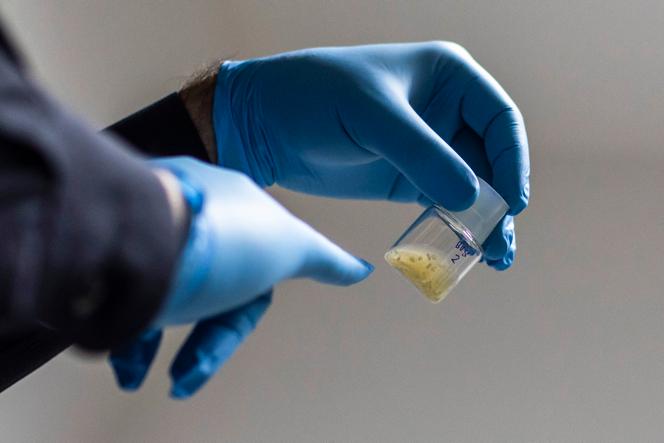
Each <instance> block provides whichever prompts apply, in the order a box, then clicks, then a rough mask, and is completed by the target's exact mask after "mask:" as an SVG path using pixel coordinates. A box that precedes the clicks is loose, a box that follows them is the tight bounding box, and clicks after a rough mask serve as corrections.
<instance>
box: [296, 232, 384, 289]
mask: <svg viewBox="0 0 664 443" xmlns="http://www.w3.org/2000/svg"><path fill="white" fill-rule="evenodd" d="M306 228H307V230H308V231H309V232H307V233H304V234H303V235H305V236H308V237H309V238H308V239H306V240H305V241H306V243H307V244H308V250H307V251H305V253H304V258H303V261H302V263H301V265H300V267H299V268H298V269H297V271H296V273H295V275H294V276H293V277H301V278H311V279H314V280H316V281H319V282H321V283H328V284H332V285H338V286H348V285H352V284H355V283H358V282H360V281H362V280H364V279H365V278H367V277H368V276H369V274H371V273H372V272H373V270H374V267H373V265H372V264H371V263H369V262H367V261H366V260H363V259H361V258H358V257H355V256H353V255H351V254H350V253H348V252H346V251H345V250H343V249H342V248H341V247H339V246H338V245H337V244H335V243H333V242H332V241H331V240H330V239H328V238H327V237H325V236H324V235H323V234H321V233H320V232H318V231H316V230H315V229H313V228H311V227H309V226H308V225H307V227H306Z"/></svg>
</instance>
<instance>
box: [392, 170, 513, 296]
mask: <svg viewBox="0 0 664 443" xmlns="http://www.w3.org/2000/svg"><path fill="white" fill-rule="evenodd" d="M478 180H479V183H480V192H479V196H478V197H477V200H476V201H475V203H473V205H472V206H471V207H470V208H468V209H466V210H464V211H459V212H452V211H447V210H446V209H444V208H442V207H440V206H437V205H434V206H431V207H429V208H428V209H426V210H425V211H424V212H423V213H422V215H420V216H419V217H418V218H417V220H415V222H414V223H413V224H412V225H411V226H410V227H409V228H408V229H407V230H406V232H404V233H403V235H402V236H401V237H400V238H399V239H398V240H397V242H396V243H395V244H394V246H392V247H391V248H390V250H389V251H387V253H386V254H385V260H386V261H387V262H388V263H389V264H390V266H392V267H393V268H395V269H397V270H398V271H399V272H400V273H401V274H402V275H403V276H405V277H406V278H407V279H408V280H410V282H411V283H413V284H414V285H415V287H416V288H417V289H418V290H419V291H420V292H421V293H422V294H424V295H425V296H426V297H427V298H428V299H429V300H431V301H432V302H433V303H438V302H440V301H442V300H443V299H445V297H446V296H447V294H449V293H450V291H451V290H452V289H453V288H454V287H455V286H456V285H457V283H459V281H460V280H461V279H462V278H463V277H464V276H465V275H466V273H468V271H470V269H471V268H472V267H473V266H474V265H475V263H477V262H478V261H480V258H481V257H482V254H483V251H482V243H484V241H485V240H486V239H487V237H488V236H489V234H490V233H491V231H493V228H495V227H496V225H497V224H498V222H499V221H500V220H501V219H502V218H503V216H504V215H505V214H506V213H507V209H508V206H507V203H505V200H503V198H502V197H501V196H500V195H499V194H498V193H497V192H496V191H495V190H494V189H493V188H492V187H491V186H489V184H488V183H486V182H485V181H484V180H482V179H480V178H478Z"/></svg>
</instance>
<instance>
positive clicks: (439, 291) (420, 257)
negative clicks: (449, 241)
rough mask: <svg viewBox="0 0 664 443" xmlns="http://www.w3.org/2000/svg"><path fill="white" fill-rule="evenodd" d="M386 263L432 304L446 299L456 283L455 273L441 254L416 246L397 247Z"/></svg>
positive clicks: (389, 253)
mask: <svg viewBox="0 0 664 443" xmlns="http://www.w3.org/2000/svg"><path fill="white" fill-rule="evenodd" d="M385 261H387V263H389V264H390V266H392V267H393V268H394V269H396V270H398V271H399V272H401V274H402V275H403V276H404V277H406V278H407V279H408V280H410V281H411V282H412V283H413V284H414V285H415V287H417V289H419V291H420V292H421V293H422V294H424V295H425V296H426V297H427V298H428V299H429V300H430V301H431V302H433V303H439V302H441V301H443V300H444V299H445V297H446V296H447V294H448V293H449V292H450V290H451V289H452V288H453V287H454V285H455V283H456V278H455V275H454V272H452V270H451V269H450V267H449V265H448V264H447V262H446V260H445V259H444V258H443V257H441V256H440V254H439V253H438V252H436V251H433V250H431V249H427V248H425V247H421V246H415V245H403V246H395V247H393V248H392V249H390V250H389V251H387V253H386V254H385Z"/></svg>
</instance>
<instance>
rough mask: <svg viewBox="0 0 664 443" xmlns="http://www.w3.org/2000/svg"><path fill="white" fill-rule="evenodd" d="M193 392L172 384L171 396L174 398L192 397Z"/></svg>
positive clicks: (184, 398)
mask: <svg viewBox="0 0 664 443" xmlns="http://www.w3.org/2000/svg"><path fill="white" fill-rule="evenodd" d="M192 395H193V394H192V393H191V392H189V391H187V390H186V389H182V388H180V387H179V386H175V385H174V386H172V387H171V391H170V397H171V398H172V399H173V400H186V399H188V398H189V397H191V396H192Z"/></svg>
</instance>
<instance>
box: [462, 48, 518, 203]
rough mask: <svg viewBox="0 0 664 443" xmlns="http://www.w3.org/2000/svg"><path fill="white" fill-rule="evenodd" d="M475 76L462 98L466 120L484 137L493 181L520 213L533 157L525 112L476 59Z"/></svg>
mask: <svg viewBox="0 0 664 443" xmlns="http://www.w3.org/2000/svg"><path fill="white" fill-rule="evenodd" d="M468 68H469V69H470V73H469V75H472V76H474V77H475V79H474V81H473V82H472V83H471V84H470V85H469V86H468V88H467V89H466V92H465V94H464V97H463V99H462V101H461V115H462V117H463V119H464V121H465V122H466V123H467V124H468V125H469V126H470V127H471V128H472V129H473V130H474V131H475V132H476V133H477V134H479V135H480V136H481V137H482V138H483V139H484V146H485V149H486V154H487V157H488V159H489V162H490V164H491V167H492V170H493V180H492V182H491V183H492V185H493V187H494V188H495V189H496V191H498V193H500V195H502V196H503V198H504V199H505V201H506V202H507V204H508V205H509V207H510V209H509V214H511V215H516V214H518V213H519V212H521V211H522V210H523V209H525V207H526V206H527V205H528V198H529V192H530V188H529V177H530V160H529V154H528V137H527V135H526V127H525V124H524V121H523V116H522V115H521V112H520V111H519V109H518V108H517V106H516V104H515V103H514V102H513V101H512V99H511V98H510V97H509V96H508V95H507V93H506V92H505V90H503V88H502V87H501V86H500V85H499V84H498V82H497V81H496V80H495V79H494V78H493V77H491V75H490V74H489V73H488V72H486V71H485V70H484V69H483V68H482V67H481V66H479V65H478V64H477V63H475V62H474V61H472V63H471V62H469V65H468Z"/></svg>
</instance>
